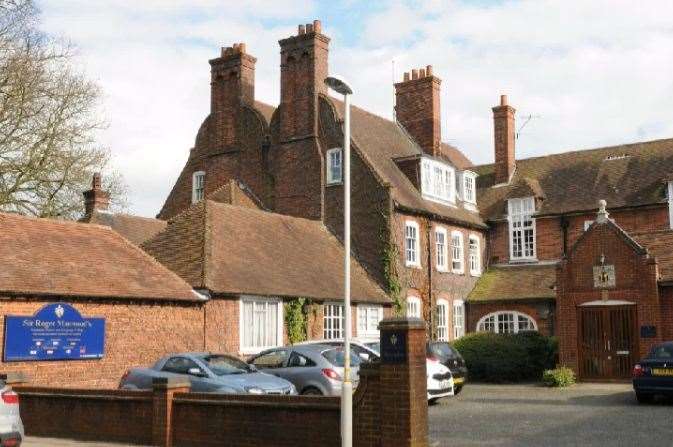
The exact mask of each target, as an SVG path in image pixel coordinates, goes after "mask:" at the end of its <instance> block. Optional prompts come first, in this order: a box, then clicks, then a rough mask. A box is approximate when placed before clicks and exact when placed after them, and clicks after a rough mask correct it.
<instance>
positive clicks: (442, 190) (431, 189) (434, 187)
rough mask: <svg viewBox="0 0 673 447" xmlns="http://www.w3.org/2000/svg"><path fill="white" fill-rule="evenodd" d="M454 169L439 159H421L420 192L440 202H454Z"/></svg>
mask: <svg viewBox="0 0 673 447" xmlns="http://www.w3.org/2000/svg"><path fill="white" fill-rule="evenodd" d="M455 176H456V170H455V169H454V168H453V167H452V166H450V165H448V164H446V163H442V162H441V161H437V160H433V159H430V158H425V157H424V158H423V159H422V160H421V194H422V195H423V197H425V198H426V199H430V200H434V201H437V202H441V203H449V204H455V203H456V180H455Z"/></svg>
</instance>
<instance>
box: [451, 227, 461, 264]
mask: <svg viewBox="0 0 673 447" xmlns="http://www.w3.org/2000/svg"><path fill="white" fill-rule="evenodd" d="M451 271H452V272H453V273H463V271H464V267H463V233H461V232H460V231H452V232H451Z"/></svg>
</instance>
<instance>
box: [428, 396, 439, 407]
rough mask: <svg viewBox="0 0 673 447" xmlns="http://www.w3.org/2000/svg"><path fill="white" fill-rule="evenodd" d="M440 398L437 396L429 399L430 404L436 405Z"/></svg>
mask: <svg viewBox="0 0 673 447" xmlns="http://www.w3.org/2000/svg"><path fill="white" fill-rule="evenodd" d="M438 400H439V398H437V397H435V398H433V399H428V405H435V404H436V403H437V401H438Z"/></svg>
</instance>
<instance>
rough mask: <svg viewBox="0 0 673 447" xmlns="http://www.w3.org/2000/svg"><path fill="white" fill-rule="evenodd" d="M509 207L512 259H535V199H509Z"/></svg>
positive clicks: (510, 254) (510, 253)
mask: <svg viewBox="0 0 673 447" xmlns="http://www.w3.org/2000/svg"><path fill="white" fill-rule="evenodd" d="M507 207H508V215H507V219H508V220H509V256H510V259H513V260H525V259H535V257H536V251H535V218H534V217H533V214H534V213H535V199H534V198H533V197H526V198H523V199H509V200H508V202H507Z"/></svg>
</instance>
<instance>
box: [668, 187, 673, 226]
mask: <svg viewBox="0 0 673 447" xmlns="http://www.w3.org/2000/svg"><path fill="white" fill-rule="evenodd" d="M668 224H669V226H670V227H671V229H672V230H673V181H671V182H668Z"/></svg>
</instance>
